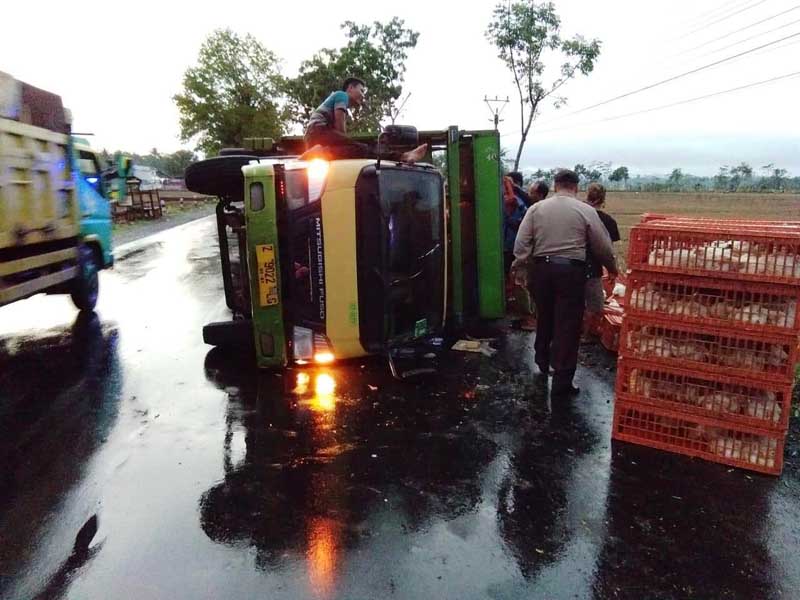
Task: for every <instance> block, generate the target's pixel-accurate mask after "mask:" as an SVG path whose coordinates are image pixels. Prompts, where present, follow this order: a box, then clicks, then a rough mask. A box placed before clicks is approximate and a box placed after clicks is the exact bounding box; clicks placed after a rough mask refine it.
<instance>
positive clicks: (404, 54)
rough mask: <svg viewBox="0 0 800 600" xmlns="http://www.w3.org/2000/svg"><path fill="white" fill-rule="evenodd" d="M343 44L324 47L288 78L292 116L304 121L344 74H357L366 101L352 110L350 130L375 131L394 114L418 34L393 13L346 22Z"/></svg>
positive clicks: (338, 85)
mask: <svg viewBox="0 0 800 600" xmlns="http://www.w3.org/2000/svg"><path fill="white" fill-rule="evenodd" d="M342 29H344V30H345V32H346V34H347V39H348V41H347V44H346V45H345V46H344V47H343V48H339V49H332V48H324V49H322V50H320V51H319V52H317V53H316V54H315V55H314V56H312V57H311V58H310V59H308V60H305V61H303V63H302V64H301V65H300V70H299V73H298V75H297V77H295V78H293V79H290V80H289V81H288V82H287V86H286V91H287V96H288V98H289V109H290V111H291V117H292V120H294V121H295V122H297V123H300V124H305V123H306V122H307V121H308V119H309V117H310V116H311V113H312V112H313V111H314V109H315V108H317V106H319V105H320V103H322V101H323V100H324V99H325V98H326V97H327V96H328V94H330V93H331V92H332V91H334V90H338V89H340V88H341V85H342V82H343V81H344V79H345V78H346V77H358V78H360V79H363V80H364V83H366V86H367V96H366V102H365V104H364V106H363V107H362V108H361V109H360V110H358V111H357V112H355V113H354V114H353V122H352V123H351V124H350V129H351V130H353V131H354V132H356V133H368V132H372V133H374V132H377V131H378V130H379V128H380V123H381V120H383V119H384V118H387V119H390V120H391V118H392V107H394V106H396V102H397V99H398V98H400V95H401V94H402V91H403V86H402V83H403V79H404V76H405V72H406V66H405V62H406V59H407V58H408V52H409V51H410V50H411V49H413V48H414V47H415V46H416V45H417V39H418V38H419V33H417V32H416V31H413V30H412V29H408V28H406V27H405V26H404V21H403V20H402V19H398V18H397V17H394V18H393V19H392V20H391V21H389V22H388V23H380V22H378V21H375V22H374V23H372V25H358V24H356V23H353V22H352V21H345V22H344V23H343V24H342Z"/></svg>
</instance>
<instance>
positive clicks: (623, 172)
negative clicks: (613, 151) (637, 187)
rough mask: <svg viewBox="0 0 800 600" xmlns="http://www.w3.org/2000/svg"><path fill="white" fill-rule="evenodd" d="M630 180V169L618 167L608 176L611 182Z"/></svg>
mask: <svg viewBox="0 0 800 600" xmlns="http://www.w3.org/2000/svg"><path fill="white" fill-rule="evenodd" d="M628 179H630V174H629V173H628V167H617V168H616V169H614V170H613V171H612V172H611V175H609V176H608V180H609V181H628Z"/></svg>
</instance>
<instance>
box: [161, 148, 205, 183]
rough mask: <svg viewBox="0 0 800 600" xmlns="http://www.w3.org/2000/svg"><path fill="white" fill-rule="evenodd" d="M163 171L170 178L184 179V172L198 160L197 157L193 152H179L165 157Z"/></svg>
mask: <svg viewBox="0 0 800 600" xmlns="http://www.w3.org/2000/svg"><path fill="white" fill-rule="evenodd" d="M163 159H164V160H163V163H162V166H163V171H164V173H166V174H167V175H169V176H170V177H183V172H184V171H185V170H186V167H188V166H189V165H190V164H192V163H193V162H194V161H196V160H197V155H196V154H195V153H194V152H192V151H191V150H178V151H177V152H173V153H172V154H166V155H164V156H163Z"/></svg>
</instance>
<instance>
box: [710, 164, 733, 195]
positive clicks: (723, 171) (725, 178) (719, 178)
mask: <svg viewBox="0 0 800 600" xmlns="http://www.w3.org/2000/svg"><path fill="white" fill-rule="evenodd" d="M729 173H730V168H729V167H728V166H724V167H720V168H719V173H717V175H715V176H714V189H715V190H722V191H727V190H728V189H729V186H730V177H729Z"/></svg>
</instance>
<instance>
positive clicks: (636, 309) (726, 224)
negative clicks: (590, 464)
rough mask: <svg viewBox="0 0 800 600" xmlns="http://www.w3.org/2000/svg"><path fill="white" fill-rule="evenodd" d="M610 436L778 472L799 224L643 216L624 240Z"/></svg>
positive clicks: (787, 398)
mask: <svg viewBox="0 0 800 600" xmlns="http://www.w3.org/2000/svg"><path fill="white" fill-rule="evenodd" d="M628 268H629V269H630V272H629V275H628V286H627V291H626V303H625V304H626V306H625V318H624V321H623V326H622V333H621V335H620V350H619V355H620V358H619V367H618V372H617V386H616V404H615V408H614V424H613V434H612V435H613V437H614V438H615V439H619V440H625V441H628V442H634V443H637V444H642V445H646V446H651V447H655V448H660V449H663V450H669V451H672V452H677V453H680V454H687V455H690V456H697V457H701V458H704V459H707V460H711V461H715V462H721V463H725V464H729V465H733V466H738V467H743V468H747V469H752V470H755V471H760V472H764V473H770V474H779V473H780V472H781V470H782V467H783V448H784V440H785V437H786V431H787V428H788V423H789V413H790V410H791V399H792V383H793V378H794V367H795V364H796V363H797V362H798V334H800V315H798V312H800V222H797V221H785V222H764V221H761V222H759V221H719V220H716V221H712V220H708V219H688V218H685V217H664V216H656V215H649V216H646V217H645V218H644V219H643V221H642V223H640V224H639V225H637V226H636V227H634V228H633V230H632V231H631V237H630V247H629V251H628Z"/></svg>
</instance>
